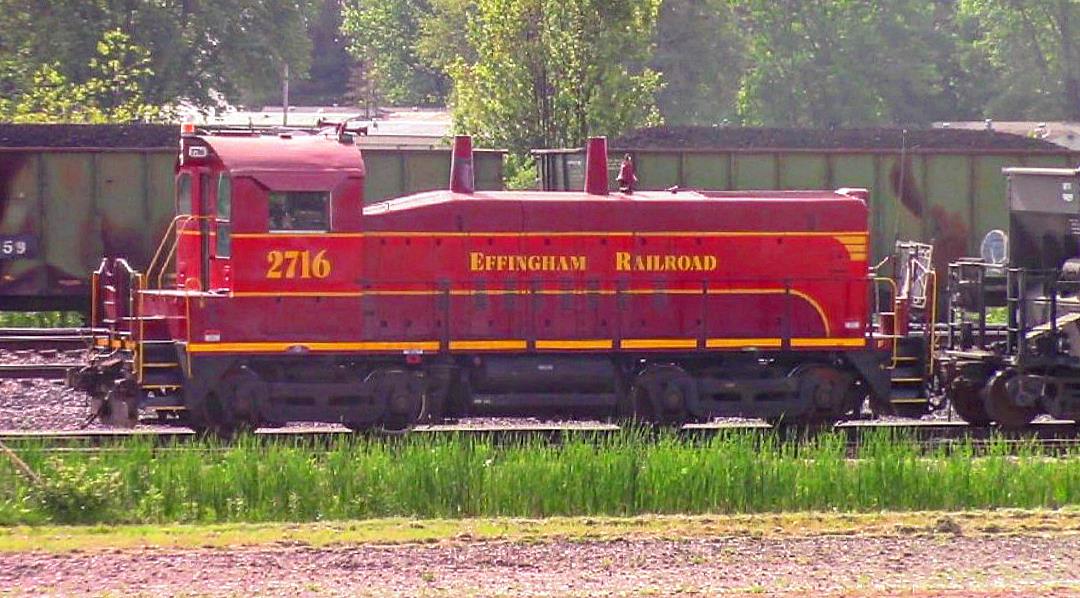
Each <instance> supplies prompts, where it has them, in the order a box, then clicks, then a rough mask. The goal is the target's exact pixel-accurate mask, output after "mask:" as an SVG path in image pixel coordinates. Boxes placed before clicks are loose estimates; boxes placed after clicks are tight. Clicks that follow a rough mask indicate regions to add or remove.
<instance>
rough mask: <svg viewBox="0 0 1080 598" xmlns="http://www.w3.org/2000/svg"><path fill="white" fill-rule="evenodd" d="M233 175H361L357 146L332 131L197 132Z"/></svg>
mask: <svg viewBox="0 0 1080 598" xmlns="http://www.w3.org/2000/svg"><path fill="white" fill-rule="evenodd" d="M197 138H198V139H199V140H201V141H202V142H203V143H205V144H206V145H207V146H209V147H210V149H211V151H213V153H214V155H215V156H216V157H217V158H218V160H220V161H221V163H222V165H223V166H224V168H225V169H226V170H228V171H229V172H230V173H232V174H233V175H240V176H244V175H260V174H274V173H327V174H328V173H331V172H332V173H335V174H338V175H346V176H360V177H362V176H364V161H363V159H362V158H361V156H360V150H359V148H357V147H356V146H355V145H353V144H350V143H342V142H340V141H338V140H337V138H336V137H335V136H333V135H303V134H295V135H257V134H253V135H199V136H198V137H197Z"/></svg>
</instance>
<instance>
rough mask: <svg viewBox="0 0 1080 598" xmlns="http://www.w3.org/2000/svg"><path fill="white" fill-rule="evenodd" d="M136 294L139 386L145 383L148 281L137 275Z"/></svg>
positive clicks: (136, 357) (136, 349)
mask: <svg viewBox="0 0 1080 598" xmlns="http://www.w3.org/2000/svg"><path fill="white" fill-rule="evenodd" d="M135 287H136V288H135V293H136V296H137V297H138V302H137V304H136V305H138V308H137V309H138V318H139V338H138V339H137V340H136V341H135V379H136V380H137V381H138V383H139V384H142V381H143V349H142V343H143V338H144V335H145V334H146V328H145V324H146V317H145V316H146V314H144V313H143V294H142V290H143V289H144V288H146V279H145V278H144V276H143V275H142V274H139V273H138V272H136V273H135Z"/></svg>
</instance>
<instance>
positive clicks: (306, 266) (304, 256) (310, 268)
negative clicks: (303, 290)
mask: <svg viewBox="0 0 1080 598" xmlns="http://www.w3.org/2000/svg"><path fill="white" fill-rule="evenodd" d="M266 262H267V264H268V266H269V267H268V268H267V269H266V277H267V278H326V277H327V276H330V260H328V259H326V250H325V249H323V250H321V251H319V252H318V253H316V254H315V255H312V254H311V252H310V251H306V250H305V251H300V250H292V249H290V250H287V251H281V250H278V249H274V250H271V251H270V252H269V253H267V254H266Z"/></svg>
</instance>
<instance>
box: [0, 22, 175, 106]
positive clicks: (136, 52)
mask: <svg viewBox="0 0 1080 598" xmlns="http://www.w3.org/2000/svg"><path fill="white" fill-rule="evenodd" d="M149 64H150V57H149V53H148V52H147V51H146V49H145V48H141V47H139V46H137V45H135V44H133V43H131V39H130V38H129V37H128V36H127V34H125V33H123V32H121V31H118V30H113V31H107V32H105V35H104V36H103V37H102V39H101V40H100V41H99V42H98V44H97V47H96V54H95V55H94V56H93V57H92V58H91V59H90V60H89V62H88V63H87V69H88V71H89V73H90V78H89V79H87V81H85V82H83V83H73V82H71V81H69V80H68V79H67V77H66V76H65V75H64V74H63V73H62V72H60V70H59V68H58V67H57V66H55V65H50V64H46V65H42V66H41V67H39V68H38V69H37V70H36V71H35V72H34V73H33V75H32V76H31V78H30V82H31V85H30V86H29V89H28V90H27V91H26V92H24V93H22V94H21V95H18V96H15V97H14V98H13V99H11V100H9V101H8V102H7V103H6V104H0V119H4V120H11V121H13V122H55V121H63V122H85V123H97V122H131V121H147V120H153V119H156V118H159V117H161V116H162V113H161V111H160V109H158V108H155V107H152V106H150V105H148V104H147V103H146V101H145V97H144V95H143V91H142V90H143V86H144V85H145V83H146V81H148V80H149V79H150V78H151V77H152V75H153V72H152V71H151V70H150V67H149Z"/></svg>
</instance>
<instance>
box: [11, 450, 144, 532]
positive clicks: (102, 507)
mask: <svg viewBox="0 0 1080 598" xmlns="http://www.w3.org/2000/svg"><path fill="white" fill-rule="evenodd" d="M45 465H46V467H45V468H44V473H45V475H44V476H43V478H42V479H43V480H44V483H43V484H42V485H41V486H34V487H32V488H31V492H30V497H31V498H32V499H33V501H34V502H36V503H37V505H38V506H39V507H40V509H41V513H42V514H43V515H44V516H45V518H46V520H47V521H50V522H53V523H65V524H67V523H95V522H98V521H110V520H114V519H116V518H117V515H118V514H117V513H116V512H115V509H116V507H117V505H118V504H119V502H120V496H121V489H122V487H121V479H120V472H119V471H117V470H114V469H110V468H103V467H100V466H97V465H98V464H96V463H94V462H83V461H72V462H65V461H64V460H62V459H56V458H54V459H50V460H49V461H47V462H46V464H45Z"/></svg>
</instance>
